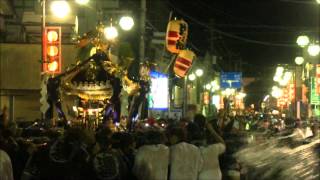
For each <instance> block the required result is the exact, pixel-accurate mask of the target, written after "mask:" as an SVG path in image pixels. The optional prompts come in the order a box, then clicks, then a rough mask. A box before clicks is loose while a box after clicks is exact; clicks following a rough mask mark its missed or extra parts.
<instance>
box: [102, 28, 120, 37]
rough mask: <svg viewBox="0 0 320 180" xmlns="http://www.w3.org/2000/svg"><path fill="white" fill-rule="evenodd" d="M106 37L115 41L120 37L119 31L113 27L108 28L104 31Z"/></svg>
mask: <svg viewBox="0 0 320 180" xmlns="http://www.w3.org/2000/svg"><path fill="white" fill-rule="evenodd" d="M104 35H105V37H106V39H108V40H113V39H115V38H116V37H118V30H117V29H116V28H115V27H113V26H109V27H106V28H105V29H104Z"/></svg>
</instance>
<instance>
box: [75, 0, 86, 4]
mask: <svg viewBox="0 0 320 180" xmlns="http://www.w3.org/2000/svg"><path fill="white" fill-rule="evenodd" d="M75 1H76V3H78V4H80V5H85V4H88V3H89V0H75Z"/></svg>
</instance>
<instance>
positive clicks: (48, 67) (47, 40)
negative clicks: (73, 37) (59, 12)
mask: <svg viewBox="0 0 320 180" xmlns="http://www.w3.org/2000/svg"><path fill="white" fill-rule="evenodd" d="M42 38H43V45H42V48H43V49H42V52H43V63H42V70H43V72H44V73H49V74H57V73H61V27H50V26H49V27H45V29H44V32H43V37H42Z"/></svg>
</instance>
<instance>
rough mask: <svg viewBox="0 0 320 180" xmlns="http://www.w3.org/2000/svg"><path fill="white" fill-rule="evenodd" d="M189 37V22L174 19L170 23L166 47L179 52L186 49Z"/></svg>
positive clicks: (170, 50)
mask: <svg viewBox="0 0 320 180" xmlns="http://www.w3.org/2000/svg"><path fill="white" fill-rule="evenodd" d="M187 37H188V24H187V23H186V22H185V21H183V20H172V21H170V22H169V23H168V26H167V34H166V47H167V50H168V51H169V52H171V53H175V54H177V53H179V52H180V51H181V50H183V49H184V47H185V45H186V42H187Z"/></svg>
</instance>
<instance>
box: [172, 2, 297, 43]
mask: <svg viewBox="0 0 320 180" xmlns="http://www.w3.org/2000/svg"><path fill="white" fill-rule="evenodd" d="M167 3H169V5H170V6H171V7H172V8H174V9H175V10H176V11H177V12H179V13H180V14H182V15H184V16H185V17H187V18H189V19H190V20H191V21H194V22H195V23H197V24H198V25H200V26H202V27H205V28H207V29H210V30H213V31H214V32H217V33H219V34H221V35H223V36H226V37H229V38H232V39H237V40H240V41H244V42H248V43H254V44H260V45H265V46H278V47H296V45H295V44H282V43H272V42H266V41H259V40H254V39H249V38H245V37H241V36H237V35H234V34H230V33H227V32H224V31H222V30H219V29H217V28H213V27H209V26H208V25H207V24H205V23H203V22H200V21H199V20H197V19H195V18H194V17H192V16H190V15H188V14H186V13H184V12H183V11H182V10H180V9H178V8H176V7H174V6H173V5H172V4H171V3H170V2H167Z"/></svg>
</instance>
